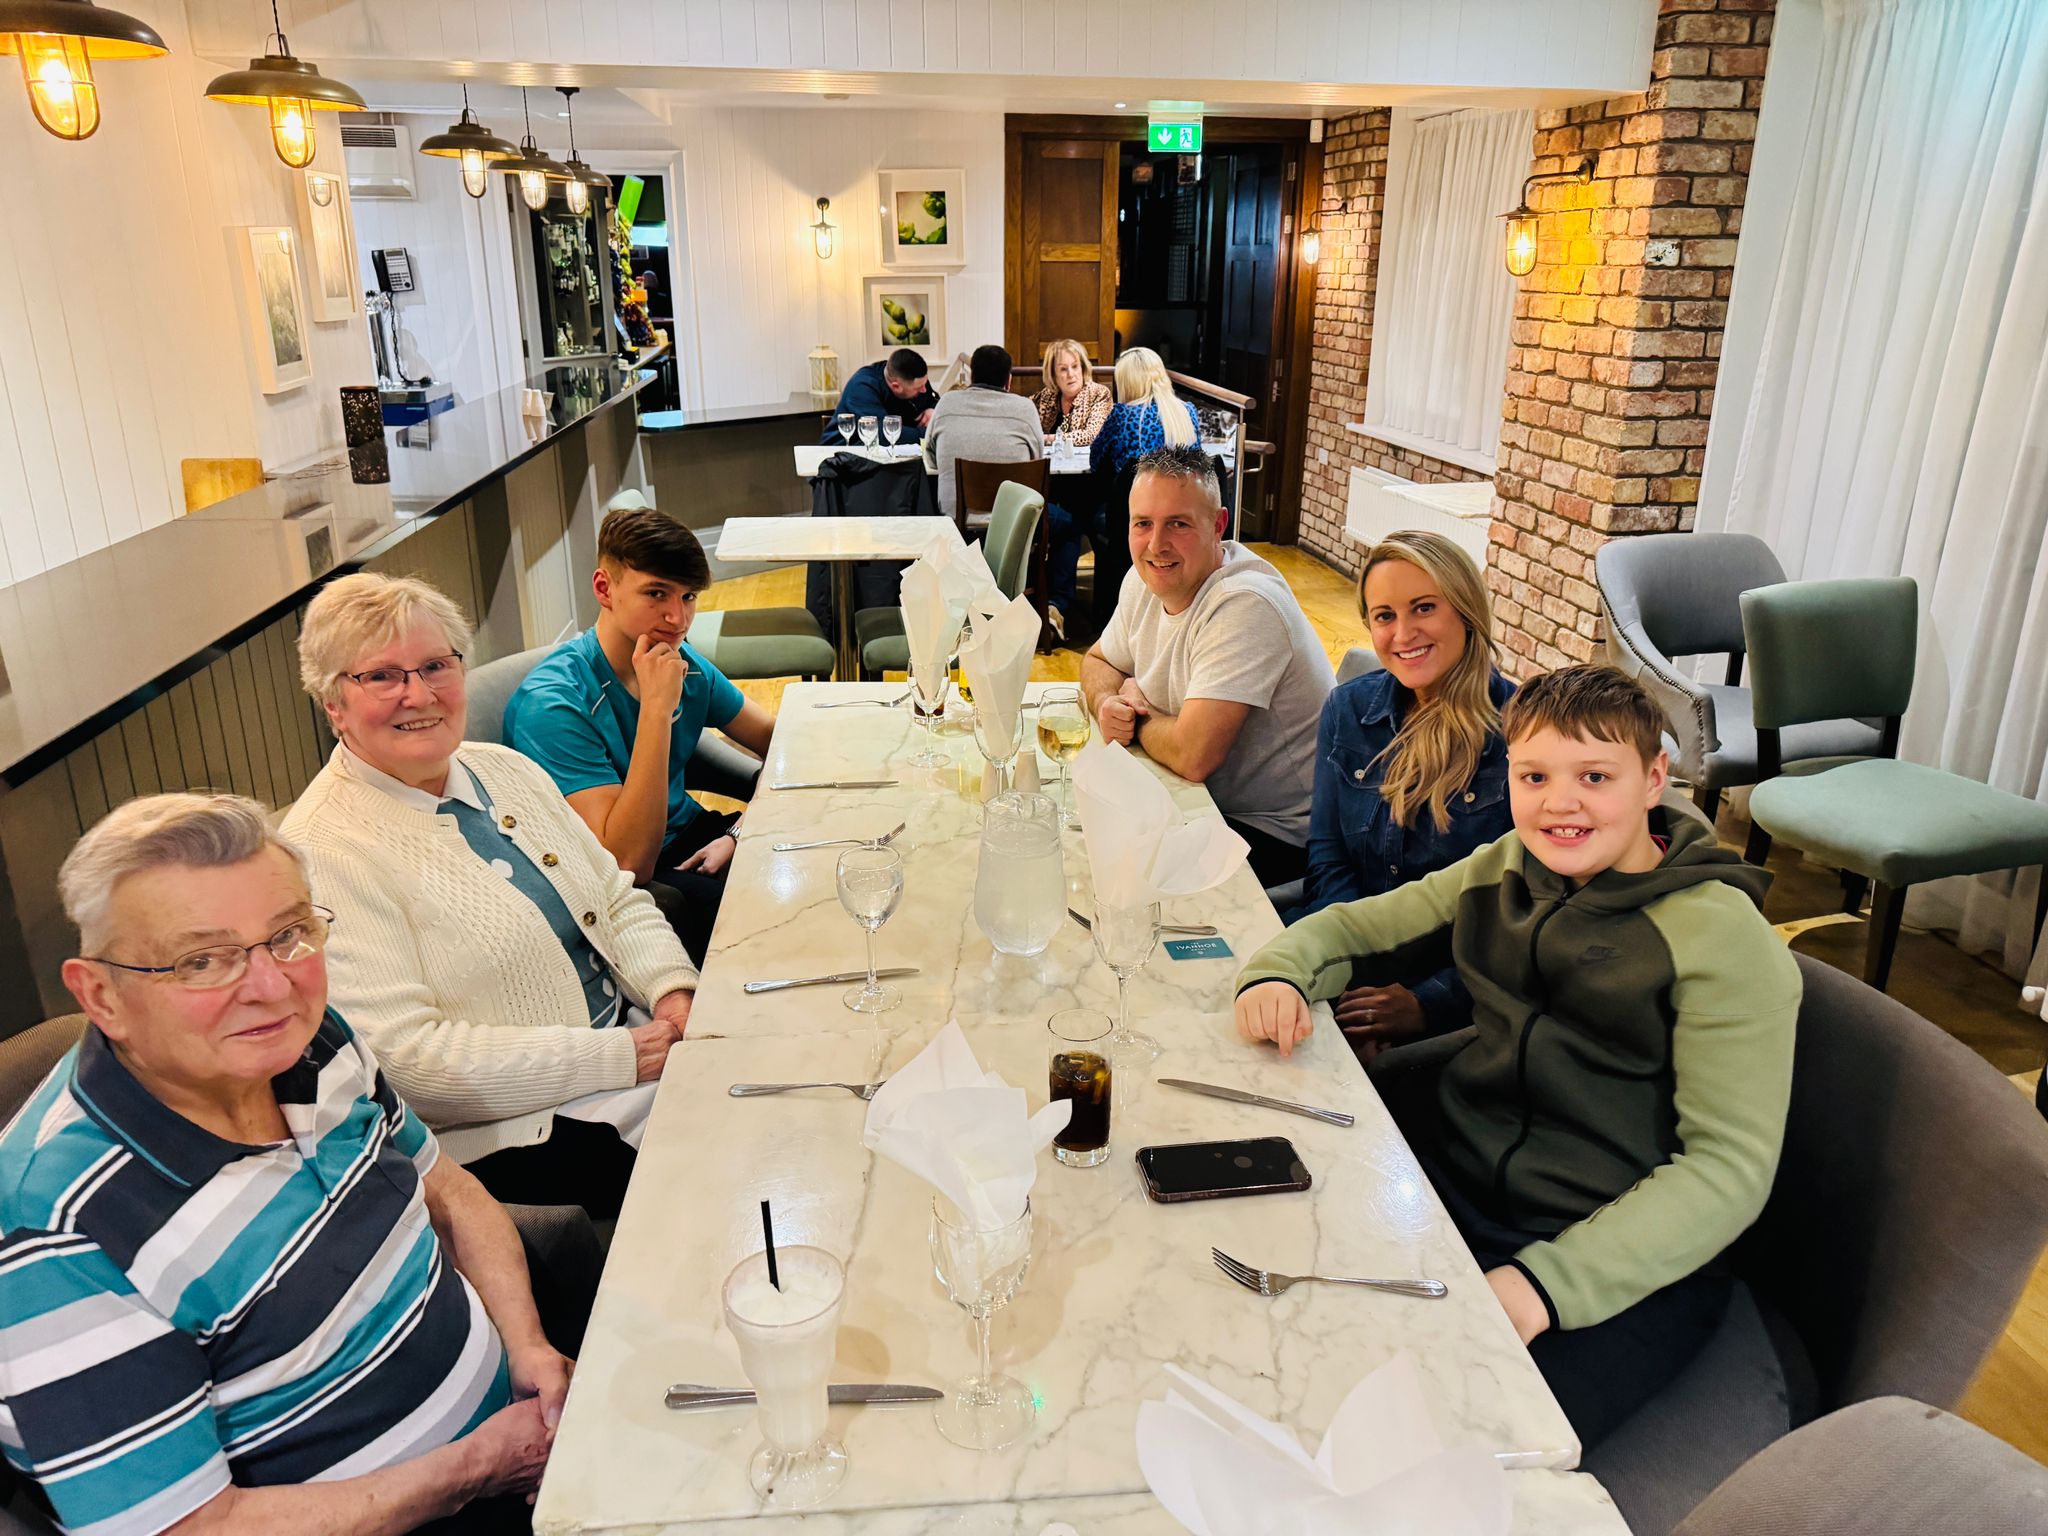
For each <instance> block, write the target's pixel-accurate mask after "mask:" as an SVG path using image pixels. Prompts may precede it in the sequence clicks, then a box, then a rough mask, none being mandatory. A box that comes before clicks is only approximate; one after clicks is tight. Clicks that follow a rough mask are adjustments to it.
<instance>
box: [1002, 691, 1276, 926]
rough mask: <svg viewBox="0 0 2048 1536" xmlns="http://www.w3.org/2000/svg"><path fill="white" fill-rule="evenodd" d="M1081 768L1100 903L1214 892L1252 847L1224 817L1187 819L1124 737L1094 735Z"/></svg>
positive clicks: (1084, 819)
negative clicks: (1098, 737)
mask: <svg viewBox="0 0 2048 1536" xmlns="http://www.w3.org/2000/svg"><path fill="white" fill-rule="evenodd" d="M980 686H981V685H980V684H979V683H977V684H975V687H976V689H977V690H979V688H980ZM975 696H976V697H977V698H979V697H980V694H979V692H978V691H977V693H976V695H975ZM1073 772H1074V803H1075V804H1076V805H1077V806H1078V807H1079V809H1080V813H1081V836H1082V840H1083V841H1084V842H1085V843H1086V844H1087V845H1088V867H1089V869H1090V871H1091V872H1092V874H1093V875H1094V878H1095V899H1096V900H1097V901H1099V902H1104V903H1107V904H1108V905H1110V906H1113V907H1144V906H1150V905H1151V904H1152V903H1153V902H1155V901H1163V900H1165V899H1166V898H1167V897H1169V896H1188V895H1192V894H1193V893H1194V892H1196V891H1206V890H1208V889H1209V888H1210V887H1211V886H1216V885H1221V884H1222V883H1223V882H1224V881H1225V880H1227V879H1229V878H1230V875H1231V872H1232V871H1233V870H1235V869H1236V868H1237V866H1238V865H1240V864H1242V863H1243V862H1244V859H1245V855H1246V854H1247V853H1249V852H1250V851H1251V849H1250V845H1249V844H1248V843H1246V842H1245V840H1244V839H1243V838H1241V837H1239V836H1238V835H1237V834H1236V833H1235V832H1233V831H1231V830H1230V828H1229V827H1227V826H1226V825H1224V823H1223V819H1222V818H1221V817H1220V816H1196V817H1191V818H1186V819H1183V818H1182V816H1181V813H1180V810H1179V808H1178V807H1177V806H1175V805H1174V803H1173V796H1171V795H1170V794H1168V793H1167V792H1166V786H1165V785H1164V784H1162V783H1160V782H1159V780H1158V778H1157V777H1155V776H1154V775H1153V774H1152V773H1151V771H1150V770H1148V769H1147V768H1146V767H1145V765H1144V764H1143V763H1141V762H1139V761H1138V760H1137V759H1136V758H1134V757H1132V756H1131V754H1130V753H1129V752H1128V751H1127V750H1125V748H1124V747H1123V745H1122V744H1121V743H1120V742H1104V741H1101V740H1091V741H1090V742H1089V743H1088V745H1087V746H1085V747H1083V748H1082V749H1081V755H1080V756H1079V757H1077V758H1076V759H1074V769H1073Z"/></svg>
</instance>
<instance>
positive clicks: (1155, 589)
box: [1081, 445, 1337, 886]
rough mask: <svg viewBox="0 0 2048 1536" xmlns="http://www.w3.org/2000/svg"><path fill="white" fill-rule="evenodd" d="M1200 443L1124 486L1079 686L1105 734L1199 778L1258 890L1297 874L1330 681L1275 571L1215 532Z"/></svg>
mask: <svg viewBox="0 0 2048 1536" xmlns="http://www.w3.org/2000/svg"><path fill="white" fill-rule="evenodd" d="M1228 521H1229V514H1228V513H1227V512H1225V511H1224V509H1223V497H1222V493H1221V491H1220V490H1219V488H1218V487H1217V484H1216V471H1215V469H1214V468H1213V467H1212V466H1211V464H1210V462H1209V456H1208V455H1207V454H1205V453H1204V452H1203V451H1202V449H1201V447H1200V446H1199V445H1197V446H1195V447H1191V448H1160V449H1157V450H1155V451H1154V452H1152V453H1148V454H1146V455H1145V457H1144V458H1142V459H1140V460H1139V461H1138V467H1137V474H1136V477H1135V478H1134V479H1133V481H1132V483H1131V511H1130V549H1131V569H1130V571H1129V572H1128V573H1126V575H1125V576H1124V582H1123V589H1122V590H1121V591H1120V592H1119V593H1118V594H1117V603H1116V611H1115V612H1114V613H1113V614H1111V615H1110V619H1109V623H1108V625H1107V626H1106V627H1105V628H1104V629H1103V631H1102V635H1101V638H1099V639H1098V640H1097V641H1096V642H1095V644H1094V646H1093V647H1092V648H1090V650H1089V652H1088V654H1087V655H1086V656H1084V657H1083V658H1082V659H1081V688H1082V691H1083V693H1084V694H1085V695H1086V697H1087V700H1088V708H1089V710H1090V711H1091V712H1092V713H1093V714H1094V716H1095V721H1096V725H1097V726H1098V727H1099V728H1100V730H1101V732H1102V736H1103V739H1104V740H1105V741H1120V742H1124V743H1126V744H1128V745H1132V746H1136V747H1141V748H1143V749H1144V751H1145V753H1146V754H1147V755H1148V756H1149V757H1151V758H1153V759H1154V760H1155V761H1157V762H1159V763H1162V764H1164V765H1165V766H1166V767H1168V768H1171V769H1172V770H1173V771H1174V772H1175V773H1177V774H1179V775H1180V776H1181V777H1182V778H1185V779H1193V780H1194V781H1195V782H1197V783H1206V784H1207V785H1208V786H1209V793H1210V794H1211V795H1213V796H1214V797H1215V800H1216V807H1217V809H1218V810H1220V811H1222V812H1223V819H1224V820H1225V821H1227V822H1229V823H1230V825H1231V827H1232V829H1233V830H1235V831H1236V832H1237V834H1238V835H1239V836H1240V837H1242V838H1243V839H1244V840H1245V841H1246V842H1247V843H1249V844H1250V845H1251V866H1252V871H1253V873H1255V874H1256V875H1257V876H1258V877H1259V883H1260V884H1261V885H1267V886H1274V885H1283V884H1285V883H1286V882H1288V881H1290V880H1299V879H1300V878H1301V877H1302V876H1303V875H1304V874H1306V873H1307V870H1308V848H1307V845H1308V812H1309V803H1310V800H1311V799H1312V797H1313V791H1314V788H1315V758H1316V725H1317V722H1318V721H1319V720H1320V719H1321V717H1322V711H1323V700H1324V698H1325V697H1327V696H1328V694H1329V692H1330V690H1331V689H1332V688H1333V687H1335V686H1336V681H1337V680H1336V676H1335V674H1333V673H1332V672H1331V671H1330V658H1329V657H1328V656H1327V655H1326V654H1325V653H1324V651H1323V647H1322V642H1321V641H1319V640H1318V639H1317V638H1316V633H1315V631H1314V630H1313V629H1312V628H1310V626H1309V622H1308V618H1307V616H1306V615H1305V614H1303V613H1302V611H1301V604H1300V603H1298V602H1296V601H1295V598H1294V593H1293V591H1292V589H1290V588H1289V587H1288V585H1287V581H1286V578H1285V577H1283V576H1282V575H1281V574H1280V573H1279V572H1278V571H1276V570H1275V569H1273V567H1272V566H1271V565H1269V564H1268V563H1267V562H1266V561H1264V560H1261V559H1260V558H1259V557H1258V556H1257V555H1255V554H1253V553H1252V552H1251V551H1250V550H1248V549H1246V548H1245V547H1244V546H1243V545H1242V544H1239V543H1238V542H1237V541H1236V540H1234V539H1226V538H1225V537H1224V536H1223V530H1224V528H1225V526H1226V525H1227V524H1228Z"/></svg>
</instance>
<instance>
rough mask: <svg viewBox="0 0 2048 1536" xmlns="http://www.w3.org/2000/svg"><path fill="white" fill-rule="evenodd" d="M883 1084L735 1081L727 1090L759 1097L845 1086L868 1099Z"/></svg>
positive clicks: (740, 1097)
mask: <svg viewBox="0 0 2048 1536" xmlns="http://www.w3.org/2000/svg"><path fill="white" fill-rule="evenodd" d="M887 1081H888V1079H887V1078H884V1079H882V1082H887ZM881 1086H882V1083H734V1084H733V1085H732V1086H731V1087H730V1088H728V1089H726V1090H725V1091H726V1092H727V1093H729V1094H731V1095H732V1096H733V1097H734V1098H736V1099H758V1098H760V1097H761V1095H762V1094H764V1093H794V1092H796V1090H797V1089H799V1088H844V1089H845V1090H846V1091H847V1092H848V1093H850V1094H852V1095H853V1096H854V1097H855V1098H858V1099H863V1100H866V1099H872V1098H873V1097H874V1096H875V1092H876V1090H877V1089H879V1088H880V1087H881Z"/></svg>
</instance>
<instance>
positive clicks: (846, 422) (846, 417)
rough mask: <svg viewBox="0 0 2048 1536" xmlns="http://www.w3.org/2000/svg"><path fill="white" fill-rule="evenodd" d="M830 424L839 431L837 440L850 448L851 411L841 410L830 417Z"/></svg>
mask: <svg viewBox="0 0 2048 1536" xmlns="http://www.w3.org/2000/svg"><path fill="white" fill-rule="evenodd" d="M832 426H833V428H834V430H836V431H837V432H838V433H839V441H841V442H842V443H844V444H846V446H847V447H849V448H851V447H852V446H853V412H851V411H841V412H840V413H839V414H838V415H837V416H834V417H833V418H832Z"/></svg>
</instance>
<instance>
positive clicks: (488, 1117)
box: [282, 741, 697, 1160]
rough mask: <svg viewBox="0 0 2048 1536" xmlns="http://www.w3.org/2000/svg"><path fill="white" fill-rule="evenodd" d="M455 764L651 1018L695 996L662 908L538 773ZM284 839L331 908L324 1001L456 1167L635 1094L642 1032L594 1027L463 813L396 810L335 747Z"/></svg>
mask: <svg viewBox="0 0 2048 1536" xmlns="http://www.w3.org/2000/svg"><path fill="white" fill-rule="evenodd" d="M455 760H456V761H457V762H459V763H461V764H462V765H463V766H464V767H466V768H468V769H469V771H470V772H471V773H473V774H475V775H476V777H477V778H478V780H480V781H481V782H482V784H483V786H484V789H485V791H486V792H487V794H488V795H489V798H490V801H491V803H492V805H493V806H494V808H495V814H496V816H497V817H498V820H499V824H500V826H501V827H502V828H503V829H504V830H505V832H506V835H507V836H508V837H510V838H511V840H512V841H513V842H514V843H516V844H518V846H519V848H520V849H521V850H522V851H523V852H526V853H528V854H529V855H531V857H532V859H533V861H534V863H535V864H536V865H537V866H538V867H539V868H540V870H541V873H542V874H544V875H545V876H546V877H547V879H548V882H549V884H551V885H553V886H554V888H555V890H556V891H557V892H558V893H559V894H560V895H561V898H562V900H563V902H564V903H566V904H567V906H568V908H569V911H570V912H571V913H572V914H573V915H574V916H575V917H576V918H577V920H578V921H579V922H581V923H582V925H583V931H584V934H585V936H586V937H587V938H588V939H589V940H590V942H591V943H592V944H593V945H594V946H595V947H596V949H597V952H598V953H599V954H601V955H603V956H604V958H605V959H606V960H607V961H608V962H610V964H611V968H612V971H613V972H614V974H615V975H617V977H618V978H619V979H620V980H621V981H622V982H623V983H624V984H625V988H626V995H627V997H628V998H629V999H630V1000H631V1001H632V1002H635V1003H637V1004H639V1005H640V1006H641V1007H643V1008H647V1007H650V1006H652V1004H653V1003H654V1002H655V1001H656V1000H658V999H659V998H662V997H664V996H666V995H667V994H668V993H670V992H673V991H675V990H676V989H677V988H694V987H695V986H696V985H697V971H696V968H695V967H694V966H692V965H691V964H690V958H689V956H688V955H686V954H685V953H684V952H683V946H682V944H681V942H680V941H679V940H678V939H677V938H676V936H675V933H674V931H673V930H672V929H671V928H670V927H669V925H668V920H667V919H666V918H664V917H663V916H662V915H661V911H660V909H659V908H657V907H656V906H655V904H654V901H653V899H652V898H651V897H650V896H648V894H647V893H646V892H645V891H642V890H636V889H635V888H634V885H633V879H632V876H630V875H628V874H626V873H625V872H623V871H622V870H621V869H620V868H619V866H618V861H617V860H615V859H614V858H613V857H612V856H611V854H609V853H608V852H606V851H605V847H604V844H602V843H600V842H599V841H598V840H597V838H596V836H595V835H594V834H593V833H592V832H591V830H590V828H589V827H588V826H586V825H585V824H584V822H583V819H582V818H581V817H579V816H578V815H577V814H576V813H575V812H574V811H573V810H571V809H570V808H569V802H568V801H566V800H564V799H563V798H562V795H561V791H559V790H558V789H556V788H555V784H554V781H553V780H552V779H550V778H549V777H548V776H547V773H546V772H545V771H544V770H543V769H542V768H541V767H540V765H539V764H537V763H535V762H534V761H533V760H532V759H531V758H528V757H526V756H525V755H523V754H521V753H518V752H514V751H513V750H512V749H511V748H509V747H500V746H491V745H488V744H486V743H482V742H473V741H472V742H464V743H463V744H462V746H461V748H460V749H458V750H457V752H456V754H455ZM282 830H283V833H284V836H285V837H286V838H287V839H289V840H290V841H291V842H292V843H293V844H294V845H296V846H297V847H298V848H299V849H301V850H302V851H303V852H304V853H305V855H306V858H307V860H308V861H309V862H310V863H311V865H312V876H313V899H314V900H315V901H317V902H320V903H321V904H322V905H324V906H327V907H331V908H332V909H333V911H334V915H335V924H334V934H333V937H332V939H330V940H329V942H328V946H327V986H328V994H329V997H330V1000H331V1001H332V1002H333V1005H334V1007H335V1008H336V1009H337V1010H338V1011H339V1012H340V1013H341V1015H342V1017H343V1018H345V1019H347V1020H348V1022H349V1023H350V1024H351V1025H352V1026H353V1027H354V1028H355V1029H356V1030H358V1031H359V1032H360V1033H361V1034H362V1035H363V1036H364V1037H365V1038H366V1039H367V1040H368V1041H369V1042H370V1045H371V1048H372V1049H373V1050H374V1051H375V1052H376V1054H377V1059H378V1060H379V1061H380V1062H381V1063H382V1064H383V1067H384V1070H385V1071H386V1072H387V1073H389V1074H390V1076H391V1081H392V1084H393V1086H395V1087H396V1088H397V1090H398V1092H399V1094H400V1095H401V1096H402V1097H404V1098H405V1099H406V1101H407V1102H408V1103H410V1104H411V1105H412V1107H413V1109H414V1110H416V1111H417V1112H418V1113H419V1114H420V1116H421V1117H422V1118H423V1119H425V1120H426V1122H427V1123H428V1124H429V1125H431V1126H433V1127H434V1128H435V1130H436V1131H437V1132H442V1133H443V1134H442V1142H443V1145H444V1146H446V1147H447V1148H448V1149H449V1150H450V1151H451V1152H452V1153H453V1154H454V1155H455V1156H457V1157H458V1158H460V1159H463V1160H470V1159H474V1158H477V1157H481V1156H483V1155H484V1154H486V1153H488V1152H492V1151H496V1150H498V1149H499V1148H502V1147H513V1146H526V1145H531V1144H533V1143H535V1142H539V1141H544V1140H546V1139H547V1135H548V1132H549V1131H550V1129H552V1127H553V1123H554V1114H553V1111H554V1108H555V1106H556V1105H558V1104H562V1103H564V1102H566V1101H568V1100H570V1099H574V1098H579V1097H581V1096H582V1095H584V1094H586V1093H596V1092H599V1091H601V1090H604V1089H609V1088H630V1087H632V1086H633V1078H634V1065H633V1040H632V1037H631V1036H630V1035H629V1034H628V1033H627V1032H626V1031H625V1030H624V1029H592V1028H591V1027H590V1025H589V1022H588V1020H589V1011H588V1009H587V1007H586V1006H585V1003H584V998H583V986H582V983H581V982H580V981H578V979H577V976H576V968H575V965H574V963H573V962H572V961H571V960H570V958H569V956H568V955H567V954H566V953H564V952H563V949H562V946H561V944H560V943H559V942H558V941H557V940H556V938H555V933H554V930H553V929H552V928H551V927H550V926H549V925H548V920H547V919H546V918H545V917H543V916H542V915H541V911H540V908H538V907H536V906H535V905H534V904H533V903H532V902H531V901H529V900H527V898H526V897H524V896H522V895H520V894H519V892H518V890H517V889H515V888H514V887H513V885H512V884H511V882H510V881H508V880H506V879H505V877H504V876H503V875H501V874H498V873H497V872H495V871H494V870H492V868H491V867H490V865H489V864H487V863H486V862H485V861H484V860H482V859H480V858H478V857H477V856H476V854H475V853H474V852H473V851H472V850H471V848H470V846H469V844H468V843H467V842H465V841H464V840H463V836H462V832H461V829H460V828H459V827H458V826H457V825H456V823H455V818H454V817H452V816H442V815H436V814H433V813H430V812H427V811H423V810H417V809H414V808H413V807H411V806H408V805H404V804H401V803H400V802H399V801H398V800H397V799H396V798H394V797H393V796H392V795H390V794H388V793H387V792H386V791H384V790H382V789H380V788H378V787H377V786H376V785H374V784H371V783H368V782H367V781H365V780H363V779H362V778H361V777H359V776H357V775H355V774H352V773H351V772H350V769H349V765H348V762H347V758H346V754H344V753H343V752H342V751H341V749H340V748H338V747H337V748H336V750H335V753H334V755H333V756H332V757H330V758H329V759H328V761H327V766H326V767H324V768H322V769H321V770H320V772H319V774H318V775H317V776H315V778H314V780H313V782H312V783H311V784H309V785H307V786H306V792H305V793H304V794H303V795H301V796H299V799H298V803H297V804H295V805H294V806H293V807H292V808H291V811H290V812H289V814H287V815H286V817H285V819H284V825H283V828H282ZM451 1127H463V1128H464V1129H462V1130H461V1131H459V1132H456V1133H454V1134H453V1135H450V1134H448V1128H451Z"/></svg>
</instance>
